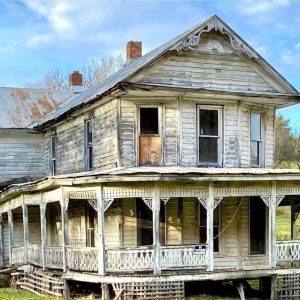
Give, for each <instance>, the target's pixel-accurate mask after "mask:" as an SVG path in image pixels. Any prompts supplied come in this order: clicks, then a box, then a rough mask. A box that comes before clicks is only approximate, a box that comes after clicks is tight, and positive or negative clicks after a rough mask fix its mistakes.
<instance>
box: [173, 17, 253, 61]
mask: <svg viewBox="0 0 300 300" xmlns="http://www.w3.org/2000/svg"><path fill="white" fill-rule="evenodd" d="M212 30H215V31H218V32H220V33H221V34H223V35H225V36H227V37H228V38H229V40H230V44H231V46H232V48H233V49H234V50H236V51H237V52H240V53H244V54H245V55H246V56H248V57H249V58H258V56H257V54H256V53H255V52H254V51H252V50H251V49H250V48H249V47H248V46H247V45H246V44H245V43H244V42H243V41H242V40H241V39H240V38H239V37H237V36H236V35H235V34H233V33H232V32H231V31H230V30H229V29H228V28H227V27H226V25H225V24H224V23H223V22H221V20H220V19H219V18H218V17H216V16H214V17H213V18H211V19H209V20H208V21H207V22H206V23H205V26H204V27H201V29H200V30H199V31H196V32H195V33H194V34H193V35H192V36H190V37H189V38H187V39H186V40H184V41H181V42H180V43H179V44H177V45H176V46H175V47H174V49H175V50H177V51H182V50H184V49H186V48H193V47H196V46H197V45H198V44H199V42H200V36H201V34H202V33H204V32H210V31H212Z"/></svg>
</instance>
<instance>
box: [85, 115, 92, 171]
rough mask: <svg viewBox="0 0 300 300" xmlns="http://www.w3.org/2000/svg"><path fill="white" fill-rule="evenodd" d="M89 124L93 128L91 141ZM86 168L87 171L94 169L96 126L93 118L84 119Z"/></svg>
mask: <svg viewBox="0 0 300 300" xmlns="http://www.w3.org/2000/svg"><path fill="white" fill-rule="evenodd" d="M88 124H90V127H91V130H92V141H91V142H88V135H89V134H88V129H89V126H88ZM91 157H92V158H91ZM84 169H85V171H92V170H93V169H94V126H93V119H92V118H90V119H86V120H85V121H84Z"/></svg>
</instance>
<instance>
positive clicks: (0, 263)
mask: <svg viewBox="0 0 300 300" xmlns="http://www.w3.org/2000/svg"><path fill="white" fill-rule="evenodd" d="M3 265H4V253H3V238H2V213H1V214H0V267H3Z"/></svg>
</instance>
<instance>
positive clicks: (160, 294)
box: [113, 281, 184, 300]
mask: <svg viewBox="0 0 300 300" xmlns="http://www.w3.org/2000/svg"><path fill="white" fill-rule="evenodd" d="M113 289H114V292H115V294H116V298H115V299H122V300H129V299H130V300H131V299H178V300H179V299H184V282H181V281H178V282H135V283H117V284H113Z"/></svg>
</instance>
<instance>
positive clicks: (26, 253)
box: [22, 203, 29, 262]
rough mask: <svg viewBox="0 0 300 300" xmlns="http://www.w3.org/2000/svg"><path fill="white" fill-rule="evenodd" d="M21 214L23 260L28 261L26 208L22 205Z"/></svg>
mask: <svg viewBox="0 0 300 300" xmlns="http://www.w3.org/2000/svg"><path fill="white" fill-rule="evenodd" d="M22 214H23V232H24V259H25V261H26V262H27V261H28V250H27V249H28V239H29V227H28V206H27V205H25V204H24V203H23V204H22Z"/></svg>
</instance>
